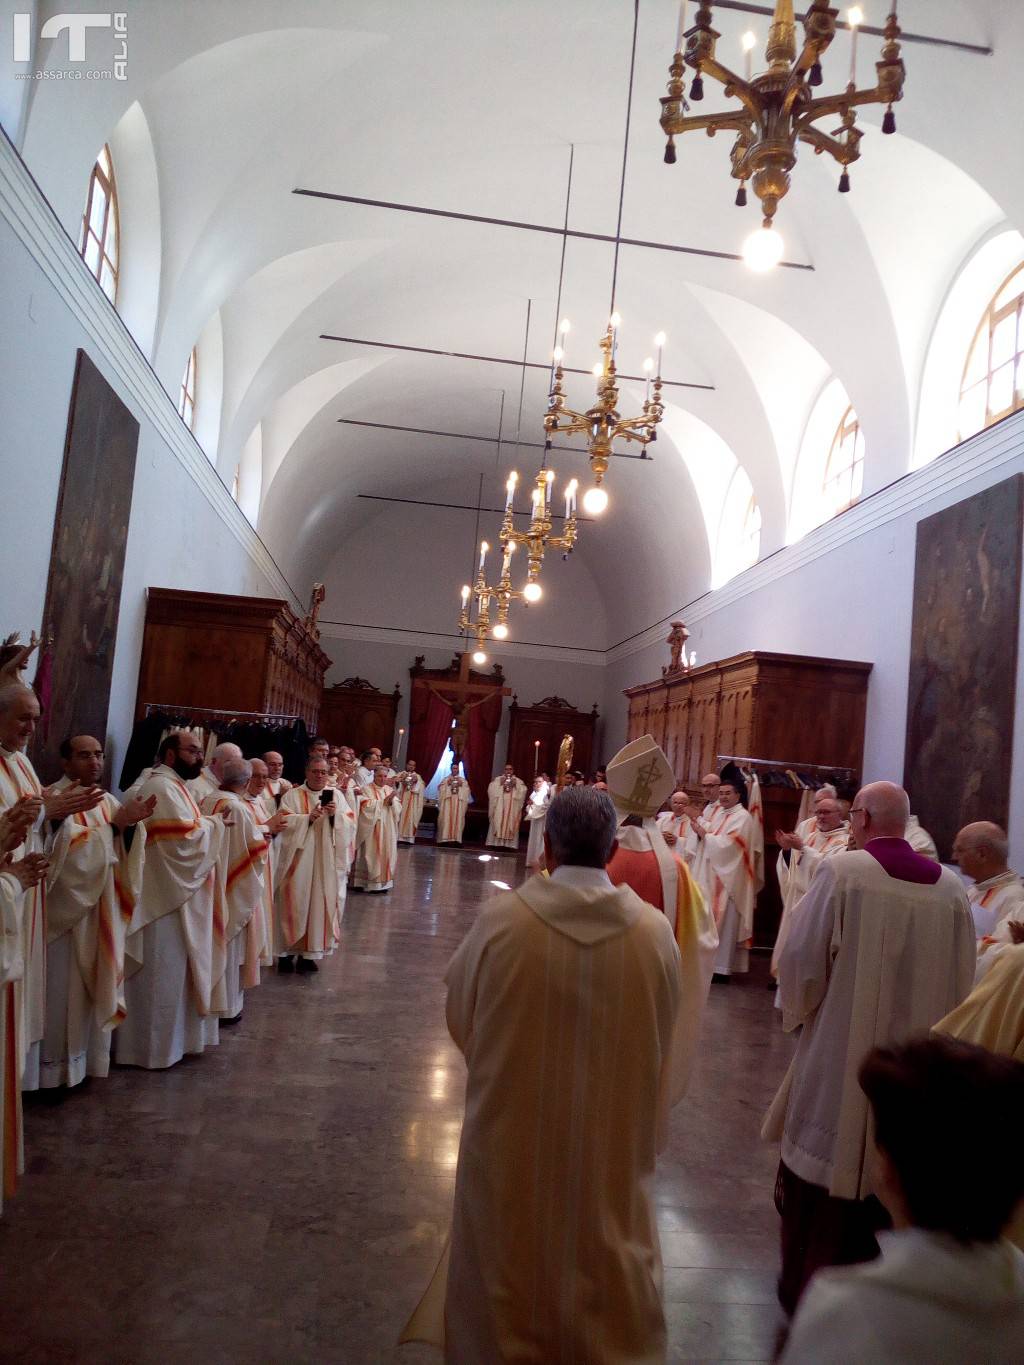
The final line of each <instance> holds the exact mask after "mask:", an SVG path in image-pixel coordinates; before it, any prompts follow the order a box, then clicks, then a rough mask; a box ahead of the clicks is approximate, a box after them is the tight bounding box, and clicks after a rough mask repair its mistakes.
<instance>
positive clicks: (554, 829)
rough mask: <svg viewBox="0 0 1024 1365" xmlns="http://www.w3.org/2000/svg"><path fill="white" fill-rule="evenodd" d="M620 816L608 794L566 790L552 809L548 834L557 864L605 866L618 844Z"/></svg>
mask: <svg viewBox="0 0 1024 1365" xmlns="http://www.w3.org/2000/svg"><path fill="white" fill-rule="evenodd" d="M617 828H618V817H617V816H616V814H615V807H614V806H613V805H612V799H611V797H610V796H609V795H608V793H607V792H603V791H600V790H598V789H597V788H595V787H566V788H565V790H564V791H561V792H559V793H558V795H557V796H556V797H555V799H554V800H553V801H552V802H551V805H550V806H549V807H548V814H547V820H546V821H545V825H544V833H545V834H546V835H547V839H548V842H549V843H550V845H551V853H552V856H553V858H554V860H555V862H557V863H565V864H568V865H569V866H570V867H604V865H605V864H606V863H607V861H608V855H609V854H610V853H611V850H612V844H613V843H614V842H615V831H616V829H617Z"/></svg>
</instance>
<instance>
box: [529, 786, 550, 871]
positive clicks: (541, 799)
mask: <svg viewBox="0 0 1024 1365" xmlns="http://www.w3.org/2000/svg"><path fill="white" fill-rule="evenodd" d="M551 797H552V791H551V787H550V785H549V784H547V783H545V785H544V786H543V787H541V789H540V790H539V791H535V792H531V793H530V796H529V800H528V801H527V803H526V817H525V818H526V823H527V826H528V827H529V831H530V832H529V835H528V836H527V840H526V866H527V867H539V866H540V863H541V860H542V859H543V857H544V826H545V824H546V823H547V815H548V806H550V805H551Z"/></svg>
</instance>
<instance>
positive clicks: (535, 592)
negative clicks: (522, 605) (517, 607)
mask: <svg viewBox="0 0 1024 1365" xmlns="http://www.w3.org/2000/svg"><path fill="white" fill-rule="evenodd" d="M523 596H524V597H525V598H526V600H527V602H539V601H540V599H541V598H542V597H543V596H544V589H543V588H542V587H541V585H540V584H539V583H527V585H526V587H525V588H524V589H523Z"/></svg>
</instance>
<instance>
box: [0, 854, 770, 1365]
mask: <svg viewBox="0 0 1024 1365" xmlns="http://www.w3.org/2000/svg"><path fill="white" fill-rule="evenodd" d="M521 877H522V862H521V859H516V858H515V857H514V856H512V855H508V856H504V857H499V858H496V859H495V860H494V861H492V862H489V863H483V862H481V861H479V859H478V857H477V855H476V853H475V852H474V851H469V850H467V851H465V852H459V851H455V850H445V849H436V850H435V849H434V848H432V847H417V848H415V849H408V850H406V849H403V850H402V851H401V854H400V869H399V880H398V884H397V887H396V889H395V890H394V891H393V892H391V893H390V894H389V895H386V896H385V895H380V896H367V895H355V896H351V897H350V898H349V904H348V908H347V910H346V913H345V919H344V924H343V945H342V950H341V951H340V952H339V953H338V954H336V955H335V957H334V958H332V959H331V960H330V961H329V962H327V963H325V964H323V967H322V970H321V971H320V973H319V974H318V975H316V976H311V977H303V976H284V977H277V976H275V975H274V974H273V973H271V974H269V976H268V977H267V978H266V979H265V981H264V984H263V985H262V986H261V987H260V988H259V989H258V990H256V991H253V992H252V993H251V994H250V996H249V998H248V1000H247V1004H246V1008H245V1014H244V1017H243V1019H242V1021H241V1022H240V1023H239V1024H237V1025H235V1026H233V1027H230V1028H224V1029H222V1031H221V1043H220V1046H219V1047H218V1048H216V1049H213V1050H211V1051H208V1052H207V1053H206V1054H205V1055H204V1056H202V1057H197V1058H191V1059H189V1060H187V1061H185V1062H183V1063H182V1064H181V1065H179V1066H177V1067H175V1068H173V1069H172V1070H170V1071H168V1072H140V1071H134V1070H117V1071H115V1073H114V1074H112V1075H111V1077H110V1078H109V1079H108V1080H106V1081H91V1082H88V1083H87V1084H86V1085H85V1086H83V1087H80V1089H79V1090H78V1091H75V1092H73V1093H71V1094H69V1095H67V1096H66V1097H65V1098H62V1099H61V1100H59V1102H56V1103H54V1102H52V1101H48V1100H45V1099H43V1100H41V1099H40V1098H39V1097H34V1098H32V1099H31V1100H30V1102H29V1103H28V1105H27V1106H26V1108H27V1112H26V1124H25V1128H26V1155H27V1166H28V1169H27V1174H26V1176H25V1179H24V1181H23V1183H22V1185H21V1188H20V1190H19V1193H18V1195H17V1197H16V1199H15V1200H13V1201H12V1202H10V1203H9V1204H8V1205H7V1207H6V1208H5V1210H4V1214H3V1217H2V1218H0V1360H2V1361H5V1362H6V1361H17V1362H23V1363H25V1365H28V1363H29V1362H31V1363H32V1365H43V1362H46V1365H57V1363H58V1362H74V1363H75V1365H149V1362H153V1365H177V1362H188V1365H235V1362H258V1363H259V1365H263V1363H264V1362H267V1365H270V1363H271V1362H273V1365H278V1362H280V1365H300V1363H302V1362H332V1363H333V1362H341V1363H342V1365H376V1362H385V1363H386V1362H402V1361H404V1362H406V1365H420V1362H425V1361H428V1360H435V1359H436V1356H435V1355H434V1353H433V1352H431V1351H430V1350H428V1349H427V1348H425V1347H419V1346H413V1347H406V1348H403V1349H402V1350H400V1351H399V1350H396V1349H395V1347H394V1342H395V1340H396V1337H397V1334H398V1332H399V1330H400V1329H401V1327H402V1324H403V1322H404V1320H405V1317H406V1315H407V1314H408V1312H409V1311H410V1309H411V1308H412V1307H413V1305H414V1304H415V1302H416V1300H417V1298H418V1296H419V1293H420V1291H421V1289H422V1288H423V1286H424V1284H425V1283H426V1280H427V1278H428V1276H429V1274H430V1272H431V1270H432V1269H433V1266H434V1264H435V1261H436V1258H437V1254H438V1250H439V1247H440V1245H441V1242H442V1238H443V1236H444V1231H445V1228H446V1224H447V1217H448V1211H449V1208H450V1205H451V1197H452V1186H453V1178H454V1173H455V1161H456V1155H457V1151H458V1140H459V1122H460V1115H461V1108H462V1093H463V1067H462V1061H461V1058H460V1056H459V1054H458V1052H457V1051H456V1049H455V1047H454V1045H453V1044H452V1043H451V1041H450V1040H449V1038H448V1035H447V1032H446V1030H445V1025H444V987H443V982H442V978H443V974H444V968H445V964H446V962H447V960H448V958H449V956H450V954H451V953H452V951H453V949H454V948H455V946H456V944H457V943H458V942H459V940H460V938H461V937H462V935H463V934H464V933H465V931H466V929H467V928H468V926H469V925H470V923H471V922H472V920H473V917H474V915H475V914H476V911H477V909H478V907H479V905H480V903H481V901H482V900H483V899H484V898H486V897H487V896H489V895H491V894H493V888H492V886H491V885H490V882H491V880H492V879H498V880H504V881H506V882H509V883H511V884H513V885H514V884H515V883H516V881H517V880H520V879H521ZM758 966H759V968H760V970H759V971H758V972H755V973H754V974H752V976H751V978H750V979H749V980H746V981H742V982H736V983H734V984H731V985H728V986H713V987H712V998H711V1001H710V1005H709V1009H708V1014H707V1016H706V1025H705V1036H704V1046H703V1057H702V1061H701V1064H700V1067H699V1070H698V1073H697V1076H696V1079H695V1082H694V1085H693V1087H692V1090H691V1094H690V1096H689V1098H688V1099H687V1100H686V1101H684V1104H683V1106H681V1108H680V1109H679V1110H677V1111H676V1113H675V1115H674V1118H673V1132H672V1138H671V1143H670V1145H669V1148H668V1150H667V1152H666V1153H665V1155H664V1157H663V1159H662V1162H661V1165H660V1169H659V1173H658V1181H657V1202H658V1213H659V1221H660V1225H661V1236H662V1250H663V1253H664V1261H665V1298H666V1311H667V1315H668V1323H669V1340H670V1359H671V1360H672V1361H697V1360H700V1361H755V1360H756V1361H761V1360H770V1359H771V1358H772V1354H773V1351H774V1349H775V1345H776V1341H777V1338H778V1333H779V1330H780V1327H781V1325H782V1318H781V1314H780V1313H779V1311H778V1309H777V1307H776V1304H775V1295H774V1280H775V1273H776V1265H777V1233H778V1229H777V1218H776V1214H775V1211H774V1209H773V1207H772V1202H771V1195H772V1186H773V1181H774V1172H775V1166H776V1160H777V1158H776V1154H775V1152H773V1151H772V1150H771V1149H770V1148H768V1147H766V1146H764V1145H763V1144H762V1143H760V1142H759V1140H758V1128H759V1126H760V1121H761V1116H762V1114H763V1111H764V1109H765V1107H766V1105H767V1103H768V1101H769V1099H770V1098H771V1095H772V1093H773V1091H774V1088H775V1086H776V1085H777V1083H778V1081H779V1079H780V1077H781V1075H782V1073H783V1071H784V1070H785V1067H786V1064H787V1062H788V1057H789V1043H788V1041H787V1040H786V1039H784V1038H783V1037H782V1035H781V1032H780V1029H779V1026H778V1023H777V1020H776V1018H775V1017H774V1011H773V1009H772V1003H771V993H770V992H769V991H768V990H766V989H765V978H764V967H765V964H764V963H763V962H761V963H759V964H758Z"/></svg>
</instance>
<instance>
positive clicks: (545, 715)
mask: <svg viewBox="0 0 1024 1365" xmlns="http://www.w3.org/2000/svg"><path fill="white" fill-rule="evenodd" d="M596 726H597V706H596V705H595V706H594V707H593V709H592V710H591V711H577V709H576V707H575V706H573V704H572V702H570V701H566V700H565V698H564V697H545V698H544V700H543V701H539V702H538V703H537V705H536V706H520V705H519V702H518V699H517V698H516V697H513V698H512V705H511V706H510V707H509V717H508V749H507V751H506V758H505V762H506V763H511V764H512V766H513V767H514V768H515V770H516V773H517V774H518V775H519V776H520V777H521V778H522V779H523V781H524V782H525V783H526V784H527V786H529V784H530V782H531V781H532V779H533V775H534V752H535V746H536V768H537V772H542V773H545V772H546V773H547V774H548V775H549V776H550V777H554V776H555V773H556V772H557V770H558V750H559V747H560V745H561V743H562V736H563V735H572V737H573V741H574V742H573V753H572V766H573V770H574V771H576V770H578V771H580V772H583V773H586V774H587V775H588V776H589V775H590V765H591V759H592V758H593V755H594V730H595V728H596Z"/></svg>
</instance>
